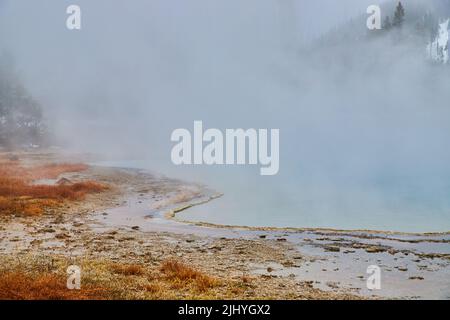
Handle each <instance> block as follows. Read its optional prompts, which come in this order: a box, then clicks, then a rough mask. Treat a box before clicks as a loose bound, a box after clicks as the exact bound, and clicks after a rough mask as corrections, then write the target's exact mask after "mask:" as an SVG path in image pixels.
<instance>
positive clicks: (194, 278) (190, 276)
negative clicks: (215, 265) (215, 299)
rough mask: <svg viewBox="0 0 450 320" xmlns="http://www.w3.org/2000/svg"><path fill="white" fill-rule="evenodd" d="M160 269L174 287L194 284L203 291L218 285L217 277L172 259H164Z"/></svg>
mask: <svg viewBox="0 0 450 320" xmlns="http://www.w3.org/2000/svg"><path fill="white" fill-rule="evenodd" d="M160 271H161V272H162V273H163V274H164V275H165V277H166V279H167V280H170V281H171V282H172V286H173V288H174V289H180V288H181V287H184V286H185V285H186V284H194V285H195V287H196V288H197V290H198V291H200V292H204V291H206V290H208V289H211V288H214V287H217V286H219V285H220V281H219V280H218V279H216V278H214V277H211V276H209V275H207V274H205V273H203V272H200V271H198V270H195V269H194V268H192V267H190V266H187V265H186V264H184V263H182V262H179V261H177V260H174V259H168V260H165V261H164V262H163V263H162V264H161V267H160Z"/></svg>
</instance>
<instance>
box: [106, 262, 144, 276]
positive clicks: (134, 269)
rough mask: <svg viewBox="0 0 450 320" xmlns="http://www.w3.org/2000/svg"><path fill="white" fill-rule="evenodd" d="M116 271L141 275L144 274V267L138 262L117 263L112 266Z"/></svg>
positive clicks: (130, 274) (127, 274)
mask: <svg viewBox="0 0 450 320" xmlns="http://www.w3.org/2000/svg"><path fill="white" fill-rule="evenodd" d="M112 270H113V271H114V273H117V274H122V275H125V276H140V275H142V274H144V268H143V267H141V266H140V265H137V264H126V265H123V264H115V265H113V266H112Z"/></svg>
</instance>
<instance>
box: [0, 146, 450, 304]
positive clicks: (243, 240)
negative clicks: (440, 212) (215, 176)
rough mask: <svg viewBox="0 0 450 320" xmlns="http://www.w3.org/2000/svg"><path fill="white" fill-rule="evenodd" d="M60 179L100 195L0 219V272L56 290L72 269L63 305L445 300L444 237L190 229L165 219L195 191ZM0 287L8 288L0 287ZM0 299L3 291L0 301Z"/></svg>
mask: <svg viewBox="0 0 450 320" xmlns="http://www.w3.org/2000/svg"><path fill="white" fill-rule="evenodd" d="M18 157H19V158H20V159H21V160H22V161H24V162H26V163H27V164H31V165H32V164H39V163H49V162H61V161H66V160H71V161H84V160H86V156H74V155H61V154H60V153H42V152H40V153H23V154H19V155H18ZM77 157H79V159H78V158H77ZM59 178H61V177H59ZM64 178H66V179H68V180H69V181H72V182H76V181H82V180H95V181H98V182H101V183H104V184H107V185H108V186H110V188H109V190H107V191H104V192H102V193H98V194H93V195H89V196H88V197H87V198H86V199H85V200H83V201H77V202H65V203H64V206H62V207H59V208H55V209H51V210H48V211H47V212H46V213H45V214H44V215H42V216H40V217H21V216H1V215H0V217H1V220H0V270H1V271H2V272H3V273H4V274H12V273H14V272H15V271H17V270H19V271H20V272H24V273H25V274H27V275H29V277H30V279H31V280H30V281H36V279H39V277H40V276H42V275H46V276H48V275H49V274H50V275H56V276H57V277H58V279H60V280H61V281H62V280H63V279H66V277H67V275H66V269H67V267H68V266H69V265H78V266H80V268H81V270H82V286H83V284H84V286H85V290H88V291H87V293H86V292H83V295H82V296H68V298H106V299H116V298H117V299H167V298H171V299H197V298H200V299H201V298H212V299H219V298H227V299H235V298H242V299H258V298H271V299H361V298H379V297H389V298H391V297H393V298H398V297H408V298H423V297H431V298H449V297H450V284H449V279H450V277H449V275H450V272H449V256H450V255H449V254H450V249H449V246H450V244H449V242H450V239H449V236H448V235H428V236H425V235H395V234H394V235H392V234H383V233H371V232H339V231H330V230H328V231H327V230H277V229H254V228H236V227H235V228H232V227H219V226H212V225H196V224H192V223H186V222H179V221H175V220H173V219H168V218H167V216H171V215H170V213H173V212H174V211H176V209H177V208H185V207H188V206H189V205H191V204H192V203H196V202H201V201H205V199H206V200H208V199H209V197H211V196H212V195H214V194H213V193H211V191H209V190H208V189H207V188H205V187H204V186H200V185H195V184H188V183H185V182H181V181H177V180H172V179H168V178H165V177H163V176H159V175H156V174H150V173H146V172H142V171H139V170H133V169H119V168H104V167H97V166H91V167H90V168H89V169H88V170H87V171H84V172H79V173H70V174H64ZM168 213H169V214H168ZM172 216H173V215H172ZM373 264H376V265H379V266H380V268H381V269H382V270H383V272H384V274H386V275H384V274H383V280H384V279H386V280H385V283H386V285H384V287H383V290H382V291H379V292H374V291H368V290H367V288H366V286H365V283H366V279H367V277H368V274H366V269H367V267H368V266H369V265H373ZM174 270H175V271H174ZM180 270H181V271H180ZM183 270H184V271H183ZM186 270H187V271H186ZM4 281H7V282H6V285H5V284H4V286H6V287H7V286H10V287H11V284H10V282H11V279H10V278H8V279H6V280H4ZM8 281H10V282H8ZM58 281H59V280H58ZM1 287H2V280H0V297H1ZM9 290H11V289H9ZM89 290H91V291H89ZM20 297H23V296H18V298H20ZM45 297H47V296H44V298H45ZM24 298H34V296H32V297H26V296H25V297H24Z"/></svg>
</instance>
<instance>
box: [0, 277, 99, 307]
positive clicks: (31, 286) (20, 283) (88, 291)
mask: <svg viewBox="0 0 450 320" xmlns="http://www.w3.org/2000/svg"><path fill="white" fill-rule="evenodd" d="M105 294H106V291H105V289H103V288H93V287H84V288H82V289H81V290H69V289H67V286H66V279H65V278H64V277H62V276H59V275H56V274H52V273H44V274H41V275H39V276H31V275H29V274H27V273H24V272H20V271H15V272H5V273H2V274H0V300H93V299H94V300H99V299H104V298H105V297H106V295H105Z"/></svg>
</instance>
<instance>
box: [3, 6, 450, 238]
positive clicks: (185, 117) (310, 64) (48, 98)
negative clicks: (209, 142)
mask: <svg viewBox="0 0 450 320" xmlns="http://www.w3.org/2000/svg"><path fill="white" fill-rule="evenodd" d="M78 2H79V5H80V6H81V8H82V10H83V27H82V30H81V31H75V32H72V31H68V30H67V29H65V18H66V16H65V7H66V4H65V3H64V1H62V2H61V1H56V0H55V1H46V2H45V5H42V4H41V3H40V4H37V3H36V4H34V3H31V4H30V1H2V2H0V3H1V4H2V5H1V6H0V10H1V11H0V12H1V14H0V15H1V19H0V20H1V21H2V22H1V23H0V26H1V28H0V30H2V31H0V33H1V38H2V40H1V42H0V44H1V46H2V48H4V50H5V51H7V52H8V53H9V54H10V55H12V56H13V57H14V60H15V65H16V68H17V69H18V71H19V73H20V74H21V77H22V78H23V81H24V82H25V84H26V85H27V87H28V88H29V89H30V91H32V92H33V94H34V95H35V96H36V98H38V99H39V100H40V101H42V103H43V104H44V105H45V107H46V115H47V118H48V120H49V121H50V123H51V126H52V127H53V129H54V131H55V132H56V133H57V135H58V137H59V140H61V141H62V142H64V143H66V144H67V145H69V146H70V147H71V148H73V149H75V150H79V151H95V152H97V153H101V154H102V155H104V157H105V158H108V159H109V160H114V161H116V160H123V159H125V160H140V162H139V164H137V163H136V162H135V163H133V165H134V166H140V167H145V168H147V169H151V170H154V171H159V172H163V173H165V174H167V175H169V176H171V177H175V178H184V179H188V180H192V181H199V182H202V183H205V184H207V185H209V186H211V187H212V188H214V189H216V190H217V191H220V192H223V193H224V194H225V195H224V197H222V198H221V199H217V200H214V201H213V202H211V203H210V204H207V205H204V206H199V207H196V208H193V209H191V210H188V211H187V212H185V213H183V214H182V215H183V217H185V218H189V219H194V220H201V221H209V222H214V223H224V224H236V225H252V226H280V227H286V226H289V227H330V228H339V229H383V230H397V231H450V151H449V150H450V148H449V138H450V122H449V121H448V119H450V107H449V101H450V90H449V85H450V70H449V69H448V67H444V66H437V65H433V64H430V63H429V62H427V61H426V60H425V59H424V52H423V51H424V48H425V46H423V47H422V45H421V44H420V43H419V41H418V40H417V41H416V39H415V35H414V34H412V35H409V36H408V37H407V38H408V39H410V40H408V41H400V42H399V41H397V42H395V41H394V40H395V39H394V40H392V39H390V38H389V39H382V38H377V39H372V40H371V41H367V42H358V41H356V40H354V38H356V35H355V37H350V40H347V41H346V42H345V43H342V44H334V43H332V42H333V41H332V40H333V38H334V34H333V33H331V36H330V34H329V33H328V34H327V37H325V38H324V39H322V41H321V42H320V45H318V44H317V39H318V38H319V37H320V36H324V35H325V33H326V32H327V31H329V30H333V28H334V30H335V31H334V32H336V36H337V35H338V34H339V32H340V31H339V27H340V26H341V24H342V23H344V22H345V21H347V20H349V19H350V18H352V17H358V16H359V15H365V9H366V7H367V5H368V4H370V2H371V1H368V4H366V3H364V2H363V1H351V0H347V1H331V2H330V1H324V2H323V10H319V8H317V4H312V3H313V2H314V3H316V2H317V1H300V0H299V1H292V3H291V4H293V8H294V9H293V10H294V13H295V14H292V12H291V9H290V7H289V6H287V5H285V3H288V2H289V1H276V0H258V1H256V0H251V1H245V2H242V1H237V0H236V1H234V0H233V1H229V0H228V1H214V2H212V1H206V0H190V1H177V0H172V1H143V0H142V1H138V0H135V1H130V2H127V3H125V2H123V1H102V0H98V1H94V2H93V1H78ZM309 2H310V3H309ZM341 2H342V3H343V4H342V6H339V3H341ZM327 5H328V6H329V7H327ZM333 6H335V7H333ZM325 9H326V10H325ZM406 10H408V7H407V6H406ZM407 12H408V11H407ZM31 13H32V14H31ZM358 21H359V20H358ZM358 26H359V25H358ZM360 28H361V30H363V31H364V30H365V29H364V28H365V19H361V26H360ZM5 30H6V31H5ZM364 32H365V31H364ZM195 120H201V121H203V124H204V126H205V128H219V129H221V130H225V129H227V128H230V129H234V128H243V129H248V128H256V129H258V128H266V129H271V128H276V129H280V171H279V173H278V175H276V176H260V175H259V166H211V167H209V166H198V167H195V166H174V165H173V164H172V163H171V160H170V151H171V148H172V146H173V143H171V141H170V135H171V133H172V131H173V130H174V129H177V128H187V129H189V130H192V128H193V123H194V121H195ZM125 163H127V162H125ZM122 164H123V163H122ZM128 164H131V162H128Z"/></svg>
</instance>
